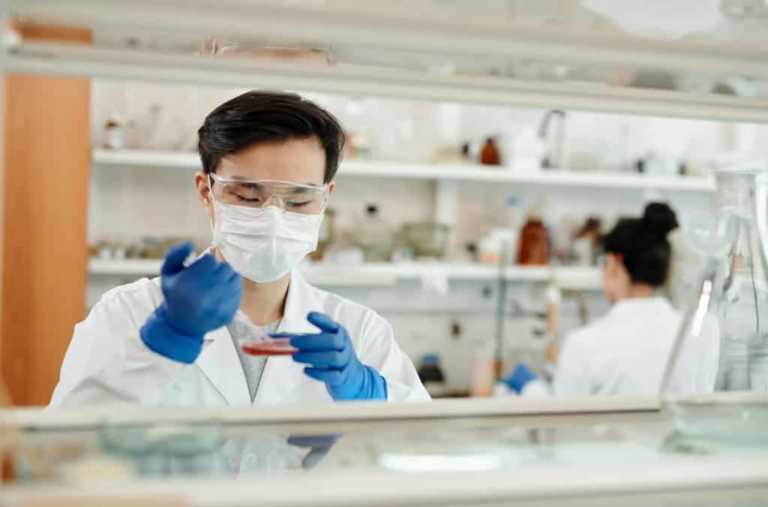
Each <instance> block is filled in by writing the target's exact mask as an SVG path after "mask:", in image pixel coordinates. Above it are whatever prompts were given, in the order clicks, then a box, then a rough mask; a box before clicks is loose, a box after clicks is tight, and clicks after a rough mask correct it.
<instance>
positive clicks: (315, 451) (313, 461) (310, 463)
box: [288, 433, 341, 469]
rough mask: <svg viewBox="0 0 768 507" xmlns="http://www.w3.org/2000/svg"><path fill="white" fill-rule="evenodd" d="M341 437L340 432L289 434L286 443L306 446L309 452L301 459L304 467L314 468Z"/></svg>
mask: <svg viewBox="0 0 768 507" xmlns="http://www.w3.org/2000/svg"><path fill="white" fill-rule="evenodd" d="M340 437H341V434H340V433H330V434H327V435H291V436H289V437H288V444H289V445H293V446H295V447H308V448H309V453H308V454H307V455H306V456H304V459H303V460H302V461H301V467H302V468H304V469H310V468H315V467H316V466H317V464H318V463H320V462H321V461H322V460H323V458H325V456H326V455H327V454H328V452H329V451H330V450H331V448H332V447H333V446H334V444H335V443H336V441H337V440H338V439H339V438H340Z"/></svg>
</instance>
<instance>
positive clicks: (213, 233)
mask: <svg viewBox="0 0 768 507" xmlns="http://www.w3.org/2000/svg"><path fill="white" fill-rule="evenodd" d="M208 199H209V200H210V203H211V206H212V207H213V213H211V214H210V215H208V224H210V226H211V247H212V248H218V247H217V245H216V223H215V221H214V215H215V214H216V198H215V197H214V196H213V176H212V175H211V173H208Z"/></svg>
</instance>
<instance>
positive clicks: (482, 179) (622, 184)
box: [93, 149, 715, 193]
mask: <svg viewBox="0 0 768 507" xmlns="http://www.w3.org/2000/svg"><path fill="white" fill-rule="evenodd" d="M93 163H94V165H96V166H118V167H119V166H135V167H152V168H186V169H198V168H199V167H200V160H199V158H198V156H197V154H196V153H192V152H169V151H151V150H103V149H98V150H94V151H93ZM339 176H340V177H342V178H343V177H345V176H359V177H374V178H400V179H427V180H440V181H451V180H453V181H472V182H479V183H493V184H499V183H510V184H524V185H549V186H561V187H562V186H565V187H581V188H590V189H639V190H645V189H653V190H667V191H685V192H704V193H709V192H714V190H715V183H714V180H713V179H712V178H696V177H680V176H647V175H639V174H620V173H607V172H602V173H601V172H577V171H568V170H546V171H515V170H512V169H508V168H505V167H498V168H488V167H481V166H476V165H472V164H455V165H447V164H439V165H438V164H418V163H410V162H381V161H368V160H348V161H345V162H343V163H342V165H341V168H340V169H339Z"/></svg>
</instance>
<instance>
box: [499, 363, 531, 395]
mask: <svg viewBox="0 0 768 507" xmlns="http://www.w3.org/2000/svg"><path fill="white" fill-rule="evenodd" d="M534 380H536V374H535V373H533V371H532V370H531V369H530V368H528V366H527V365H526V364H525V363H517V365H516V366H515V369H514V370H512V373H510V374H509V375H507V376H506V377H504V378H503V379H502V382H504V383H505V384H507V385H508V386H509V388H510V389H512V390H513V391H515V392H516V393H518V394H519V393H520V392H522V390H523V388H525V386H526V385H527V384H528V383H529V382H532V381H534Z"/></svg>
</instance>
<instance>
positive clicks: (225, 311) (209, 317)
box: [140, 243, 243, 363]
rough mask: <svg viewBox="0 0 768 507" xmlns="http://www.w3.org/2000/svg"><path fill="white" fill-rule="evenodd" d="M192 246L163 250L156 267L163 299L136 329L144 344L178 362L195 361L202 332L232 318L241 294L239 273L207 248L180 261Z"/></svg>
mask: <svg viewBox="0 0 768 507" xmlns="http://www.w3.org/2000/svg"><path fill="white" fill-rule="evenodd" d="M192 251H193V247H192V244H191V243H184V244H181V245H176V246H174V247H173V248H171V249H170V250H168V253H167V254H166V256H165V262H164V263H163V267H162V270H161V273H160V275H161V279H160V286H161V288H162V290H163V296H164V297H165V301H164V302H163V304H161V305H160V306H159V307H158V308H157V309H156V310H155V311H154V313H153V314H152V315H150V316H149V318H148V319H147V321H146V322H145V323H144V325H143V326H142V328H141V331H140V335H141V339H142V340H143V341H144V344H146V346H147V347H149V348H150V349H151V350H153V351H154V352H157V353H158V354H160V355H162V356H165V357H167V358H168V359H173V360H174V361H179V362H182V363H193V362H195V360H196V359H197V357H198V356H199V355H200V352H201V350H202V348H203V336H205V334H206V333H207V332H209V331H213V330H214V329H218V328H220V327H222V326H224V325H226V324H228V323H230V322H231V321H232V319H233V318H234V316H235V313H236V312H237V309H238V308H239V307H240V299H241V298H242V295H243V282H242V279H241V278H240V275H238V274H237V273H235V271H233V270H232V268H231V267H229V265H228V264H227V263H225V262H221V261H219V260H217V259H216V258H215V257H214V256H213V255H212V254H206V255H204V256H202V257H201V258H199V259H197V260H196V261H195V262H194V263H192V264H191V265H190V266H188V267H184V260H185V259H186V258H187V257H189V255H190V254H191V253H192Z"/></svg>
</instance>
